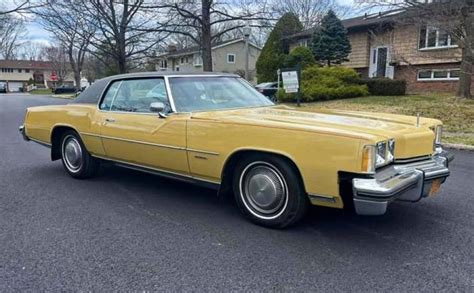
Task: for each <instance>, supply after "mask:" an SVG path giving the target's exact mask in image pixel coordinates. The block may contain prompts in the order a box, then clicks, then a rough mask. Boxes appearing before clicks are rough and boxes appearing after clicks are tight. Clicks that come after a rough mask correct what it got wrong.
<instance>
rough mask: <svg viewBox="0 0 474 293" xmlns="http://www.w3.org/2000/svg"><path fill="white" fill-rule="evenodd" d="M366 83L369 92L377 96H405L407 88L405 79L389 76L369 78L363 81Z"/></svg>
mask: <svg viewBox="0 0 474 293" xmlns="http://www.w3.org/2000/svg"><path fill="white" fill-rule="evenodd" d="M362 83H363V84H366V85H367V87H368V89H369V93H370V94H371V95H375V96H403V95H405V93H406V90H407V82H406V81H405V80H395V79H389V78H369V79H365V80H363V81H362Z"/></svg>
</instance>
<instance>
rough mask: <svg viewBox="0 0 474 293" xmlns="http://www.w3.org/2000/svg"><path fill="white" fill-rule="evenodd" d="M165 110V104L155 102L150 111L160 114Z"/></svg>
mask: <svg viewBox="0 0 474 293" xmlns="http://www.w3.org/2000/svg"><path fill="white" fill-rule="evenodd" d="M164 109H165V104H163V103H162V102H153V103H151V104H150V111H151V112H155V113H160V112H162V111H163V110H164Z"/></svg>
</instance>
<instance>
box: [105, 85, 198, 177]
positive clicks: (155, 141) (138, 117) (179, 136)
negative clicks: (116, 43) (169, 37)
mask: <svg viewBox="0 0 474 293" xmlns="http://www.w3.org/2000/svg"><path fill="white" fill-rule="evenodd" d="M153 102H162V103H164V104H165V105H167V106H166V107H165V109H164V112H169V111H170V109H167V108H169V106H168V105H169V104H170V103H169V100H168V97H167V93H166V86H165V82H164V79H163V78H139V79H125V80H116V81H114V82H112V83H111V84H109V86H108V88H107V90H106V92H105V94H104V96H103V98H102V100H101V102H100V104H99V109H100V111H99V112H100V116H101V117H100V120H101V138H102V144H103V146H104V150H105V154H106V156H107V158H109V159H111V160H115V161H119V162H124V163H129V164H132V165H138V166H142V167H149V168H154V169H159V170H162V171H169V172H175V173H179V174H183V175H187V174H189V167H188V162H187V158H186V137H185V132H186V119H187V116H186V115H178V114H171V115H158V113H153V112H152V111H151V110H150V104H151V103H153Z"/></svg>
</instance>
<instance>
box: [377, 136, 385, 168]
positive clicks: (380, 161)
mask: <svg viewBox="0 0 474 293" xmlns="http://www.w3.org/2000/svg"><path fill="white" fill-rule="evenodd" d="M386 156H387V143H386V142H385V141H381V142H379V143H377V159H376V162H375V167H379V166H382V165H384V164H385V157H386Z"/></svg>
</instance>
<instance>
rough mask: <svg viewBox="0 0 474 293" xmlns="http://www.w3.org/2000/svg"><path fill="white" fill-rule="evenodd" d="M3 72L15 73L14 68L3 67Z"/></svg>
mask: <svg viewBox="0 0 474 293" xmlns="http://www.w3.org/2000/svg"><path fill="white" fill-rule="evenodd" d="M2 72H3V73H13V68H2Z"/></svg>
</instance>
